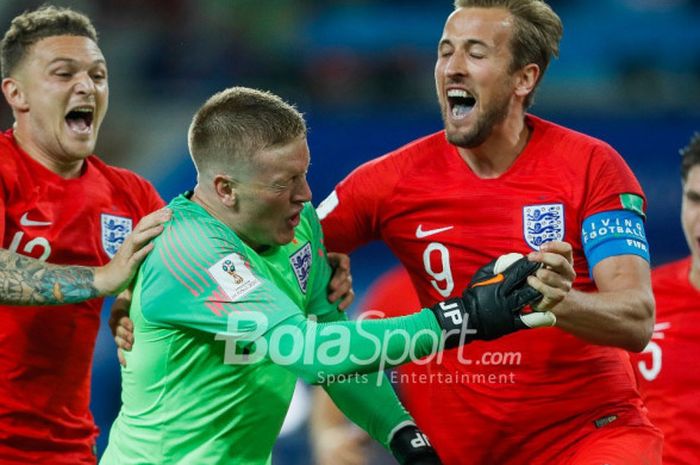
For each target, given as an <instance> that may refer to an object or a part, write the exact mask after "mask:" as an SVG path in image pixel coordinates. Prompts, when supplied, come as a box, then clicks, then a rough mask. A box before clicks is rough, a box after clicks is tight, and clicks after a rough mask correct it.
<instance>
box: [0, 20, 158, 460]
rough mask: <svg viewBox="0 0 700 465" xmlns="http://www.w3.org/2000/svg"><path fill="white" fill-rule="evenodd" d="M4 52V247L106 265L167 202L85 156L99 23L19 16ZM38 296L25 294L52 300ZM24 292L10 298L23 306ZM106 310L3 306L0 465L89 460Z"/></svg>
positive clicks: (93, 304)
mask: <svg viewBox="0 0 700 465" xmlns="http://www.w3.org/2000/svg"><path fill="white" fill-rule="evenodd" d="M0 48H1V50H0V61H1V62H2V78H3V79H2V91H3V94H4V96H5V99H6V100H7V102H8V104H9V105H10V107H11V108H12V113H13V115H14V119H15V122H14V125H13V127H12V129H9V130H8V131H6V132H5V133H3V134H2V135H0V185H2V190H1V194H0V237H1V238H2V247H3V248H5V249H8V250H10V251H12V252H17V253H19V254H23V255H27V256H30V257H33V258H37V259H40V260H45V261H48V262H51V263H58V264H68V263H70V264H75V265H83V266H89V267H93V266H99V265H103V264H105V263H107V262H108V261H109V259H110V257H112V256H114V255H115V253H116V252H117V250H118V248H119V246H120V245H121V244H122V243H123V242H124V240H125V238H126V236H127V234H129V232H130V231H131V230H132V228H133V225H135V224H136V223H137V222H138V221H139V220H140V219H141V218H142V217H143V216H144V215H146V214H147V213H149V212H152V211H154V210H156V209H158V208H160V207H162V206H163V202H162V200H161V199H160V197H159V196H158V194H157V193H156V191H155V190H154V188H153V187H152V186H151V185H150V184H149V183H148V182H146V181H145V180H143V179H142V178H140V177H139V176H137V175H135V174H134V173H131V172H129V171H126V170H124V169H119V168H114V167H111V166H108V165H106V164H104V163H103V162H102V161H101V160H100V159H99V158H97V157H96V156H94V155H92V153H93V150H94V148H95V143H96V140H97V135H98V132H99V129H100V126H101V124H102V120H103V118H104V116H105V113H106V111H107V100H108V93H109V91H108V89H109V87H108V78H107V65H106V63H105V59H104V57H103V55H102V52H101V51H100V48H99V47H98V45H97V34H96V32H95V29H94V27H93V26H92V24H91V23H90V20H89V19H88V18H86V17H85V16H83V15H81V14H78V13H76V12H74V11H71V10H68V9H61V8H54V7H43V8H40V9H38V10H35V11H31V12H27V13H24V14H22V15H20V16H18V17H16V18H14V19H13V20H12V24H11V25H10V27H9V29H8V30H7V32H6V33H5V35H4V38H3V39H2V43H1V44H0ZM164 219H166V218H161V220H164ZM161 222H162V221H161ZM12 263H13V265H14V266H16V267H19V268H22V267H24V265H23V263H21V262H19V261H14V262H12ZM24 269H25V271H30V272H32V273H33V272H34V269H35V268H34V266H33V265H30V268H29V269H27V268H24ZM37 271H39V270H38V269H37ZM49 273H51V271H49ZM32 279H39V280H41V279H43V276H38V275H36V274H34V275H33V277H32ZM49 279H52V278H51V277H49ZM70 279H72V278H70ZM79 279H85V277H83V278H79ZM88 279H89V278H88ZM5 282H6V281H5ZM10 284H11V283H10ZM27 284H28V283H25V285H27ZM57 284H58V291H59V292H60V293H66V294H71V293H72V292H73V291H74V290H75V289H74V288H72V286H73V284H74V282H72V281H71V282H68V281H66V282H63V283H57ZM4 285H6V284H4ZM54 290H56V288H55V287H54V286H51V291H52V292H53V291H54ZM14 292H17V289H15V290H14ZM92 292H94V291H88V295H79V296H78V297H79V298H83V297H90V296H91V294H90V293H92ZM41 293H43V294H44V295H43V296H40V295H34V296H29V297H26V298H27V299H29V300H30V301H31V303H34V304H38V303H42V304H43V303H50V302H51V301H52V298H51V296H49V297H47V296H46V292H45V291H41V290H40V294H41ZM78 294H80V292H78ZM60 298H62V299H64V301H65V302H72V301H75V299H74V298H70V297H69V298H66V296H65V295H64V296H63V297H60ZM60 298H59V299H55V296H54V299H55V300H60ZM23 299H25V297H20V298H18V299H17V300H15V302H17V303H30V301H27V300H23ZM32 299H33V301H32ZM54 303H55V302H54ZM101 306H102V300H101V299H93V300H90V301H87V302H85V303H80V304H74V305H67V306H59V307H35V306H29V307H23V308H17V307H11V306H5V305H3V306H0V458H1V461H2V463H3V464H28V463H33V464H51V465H62V464H66V465H68V464H70V465H78V464H94V463H95V462H96V457H95V452H94V443H95V441H94V440H95V435H96V434H97V428H96V427H95V424H94V422H93V419H92V415H91V414H90V411H89V400H90V369H91V364H92V352H93V348H94V345H95V338H96V336H97V330H98V327H99V323H100V308H101Z"/></svg>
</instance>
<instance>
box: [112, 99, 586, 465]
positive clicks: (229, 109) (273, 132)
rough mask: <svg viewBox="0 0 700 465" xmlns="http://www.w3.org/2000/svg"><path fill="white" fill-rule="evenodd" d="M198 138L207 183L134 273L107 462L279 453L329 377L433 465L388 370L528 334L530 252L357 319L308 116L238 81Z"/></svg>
mask: <svg viewBox="0 0 700 465" xmlns="http://www.w3.org/2000/svg"><path fill="white" fill-rule="evenodd" d="M189 148H190V153H191V155H192V158H193V161H194V163H195V166H196V169H197V180H198V184H197V186H196V187H195V189H194V192H190V193H186V194H184V195H181V196H179V197H176V198H175V199H174V200H173V201H172V202H171V204H170V208H171V209H172V211H173V219H172V220H171V221H170V222H169V223H168V225H167V226H166V229H165V231H164V232H163V234H162V235H161V236H159V237H158V238H157V239H156V240H155V248H154V251H153V252H152V253H151V254H150V255H149V256H148V257H147V258H146V261H145V262H144V264H143V266H142V267H141V270H140V271H139V274H138V276H137V278H136V284H135V287H134V298H133V302H132V306H131V318H132V319H133V324H134V339H135V343H134V346H133V349H132V350H131V351H130V352H127V353H126V357H127V364H126V366H125V367H124V368H123V370H122V376H123V380H122V389H123V391H122V401H123V405H122V408H121V411H120V413H119V416H118V417H117V420H116V421H115V423H114V425H113V427H112V430H111V432H110V437H109V446H108V447H107V450H106V451H105V455H104V456H103V459H102V463H103V464H104V465H112V464H114V465H117V464H119V465H128V464H136V463H158V464H175V463H222V464H223V463H236V464H242V465H263V464H266V463H269V459H270V454H271V451H272V446H273V443H274V441H275V439H276V437H277V435H278V434H279V431H280V428H281V426H282V421H283V419H284V416H285V412H286V410H287V407H288V406H289V402H290V401H291V397H292V393H293V390H294V385H295V383H296V380H297V377H302V378H303V379H305V380H306V381H308V382H311V383H316V384H322V385H323V387H324V389H326V391H327V392H328V394H329V395H330V397H331V398H332V399H333V400H334V402H335V403H336V404H337V405H338V406H339V407H340V408H341V410H343V412H344V413H345V414H346V415H348V416H349V417H350V418H351V419H352V420H353V421H355V422H356V423H358V424H359V425H361V426H362V427H363V429H365V430H366V431H367V432H368V433H369V434H370V436H372V437H373V438H374V439H376V440H377V441H379V442H380V443H381V444H383V445H384V446H386V447H387V448H389V449H390V450H391V451H392V452H393V454H394V456H395V457H396V458H397V459H398V460H399V462H400V463H402V464H407V463H410V464H419V463H420V464H426V465H427V464H434V463H438V461H437V457H436V456H435V454H434V452H433V450H432V448H431V447H429V445H428V443H427V442H426V441H425V440H424V437H423V436H422V433H421V432H420V431H419V430H418V429H417V428H416V427H415V425H413V423H412V419H411V417H410V416H409V415H408V414H407V413H406V411H405V410H404V409H403V407H402V406H401V404H400V403H399V402H398V400H397V399H396V396H395V394H394V392H393V389H392V388H391V386H390V385H389V383H388V382H384V383H381V382H380V381H381V380H382V379H383V376H384V375H383V373H381V372H379V373H378V372H377V370H378V368H379V367H381V365H382V363H386V364H387V366H390V365H395V364H398V363H402V362H404V361H407V360H410V358H411V356H417V357H422V356H426V355H428V354H432V353H433V352H435V351H436V350H437V349H438V348H439V346H440V345H441V344H438V342H440V341H444V344H445V346H446V347H457V346H459V345H461V344H464V343H466V342H469V341H471V340H476V339H492V338H497V337H499V336H501V335H504V334H508V333H510V332H513V331H517V330H518V329H525V328H526V324H524V321H525V319H526V316H523V317H521V316H520V315H519V314H518V313H517V310H518V309H520V308H522V306H523V305H525V304H526V303H527V302H532V301H534V300H536V299H538V298H540V297H542V295H541V294H540V293H539V292H537V291H535V290H534V288H532V287H530V286H529V285H527V284H526V281H527V279H528V278H529V277H530V276H531V273H533V272H534V270H536V269H538V268H539V264H536V263H533V262H529V261H527V260H526V259H524V258H523V259H520V260H518V261H515V263H514V264H512V265H511V266H510V267H507V268H505V271H503V272H502V273H499V271H501V270H500V269H499V268H497V266H498V263H496V262H492V263H490V264H489V265H487V266H486V267H484V268H482V269H480V270H479V271H478V272H477V273H476V274H475V277H474V281H473V284H472V286H470V287H469V289H468V290H466V291H465V293H464V294H463V295H462V296H461V297H457V298H454V299H450V300H447V301H444V302H440V303H438V304H436V305H435V306H433V307H432V308H431V309H423V310H422V311H419V312H418V313H415V314H413V315H410V316H405V317H401V318H395V319H386V320H377V321H367V322H362V323H361V324H357V325H356V324H355V323H353V322H349V321H344V320H345V316H344V314H343V313H341V312H339V311H338V310H337V306H336V305H334V304H331V303H329V302H328V300H327V299H326V284H327V283H328V280H329V278H330V274H331V269H330V266H329V264H328V262H327V260H326V253H325V249H324V247H323V245H322V233H321V227H320V225H319V223H318V219H317V218H316V215H315V212H314V209H313V207H312V206H311V204H310V203H309V201H310V200H311V191H310V189H309V185H308V183H307V180H306V173H307V171H308V168H309V163H310V155H309V149H308V146H307V141H306V124H305V122H304V119H303V117H302V116H301V114H300V113H299V112H298V111H297V110H296V109H294V108H293V107H292V106H290V105H289V104H287V103H285V102H284V101H282V100H281V99H280V98H279V97H277V96H274V95H272V94H269V93H265V92H261V91H257V90H253V89H248V88H241V87H234V88H230V89H227V90H225V91H222V92H220V93H218V94H216V95H214V96H213V97H211V98H210V99H209V100H208V101H207V102H206V103H205V104H204V105H203V106H202V107H201V108H200V109H199V111H198V112H197V113H196V114H195V116H194V118H193V121H192V124H191V126H190V131H189ZM501 268H504V267H501ZM475 271H476V270H475ZM572 271H573V270H572ZM533 283H534V282H533ZM535 284H538V283H535ZM567 285H570V283H568V282H567V281H566V279H565V278H564V277H561V278H560V279H559V280H558V286H559V287H566V286H567ZM556 291H559V292H561V289H560V288H557V289H556ZM543 294H545V298H546V299H554V300H555V301H556V300H557V299H558V297H557V295H556V292H553V290H550V289H545V290H544V292H543ZM531 316H532V315H528V316H527V317H531ZM314 320H315V321H314ZM397 336H398V337H397ZM443 337H444V339H443ZM353 374H354V375H355V376H347V375H353Z"/></svg>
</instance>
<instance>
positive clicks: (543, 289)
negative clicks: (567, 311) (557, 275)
mask: <svg viewBox="0 0 700 465" xmlns="http://www.w3.org/2000/svg"><path fill="white" fill-rule="evenodd" d="M543 271H548V270H539V271H538V272H537V275H539V274H540V272H543ZM537 275H535V276H528V278H527V283H528V284H529V285H530V286H532V287H533V288H535V289H536V290H538V291H539V292H540V293H541V294H542V300H541V301H540V302H539V303H537V305H536V308H535V310H537V311H540V312H542V311H545V310H552V309H553V308H554V307H556V306H557V305H558V304H559V303H561V302H562V301H563V300H564V299H565V298H566V296H567V294H568V293H569V291H570V290H571V284H570V283H569V285H568V286H567V285H566V284H564V283H563V282H562V284H561V287H555V286H550V285H548V284H545V283H544V282H543V281H542V280H541V279H540V278H539V277H538V276H537Z"/></svg>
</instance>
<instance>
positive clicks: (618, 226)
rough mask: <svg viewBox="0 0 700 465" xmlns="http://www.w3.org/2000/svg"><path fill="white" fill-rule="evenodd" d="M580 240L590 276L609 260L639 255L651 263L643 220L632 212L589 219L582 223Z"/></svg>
mask: <svg viewBox="0 0 700 465" xmlns="http://www.w3.org/2000/svg"><path fill="white" fill-rule="evenodd" d="M581 239H582V242H583V252H584V254H585V255H586V259H587V260H588V267H589V272H590V273H591V276H592V275H593V268H594V267H595V266H596V265H597V264H598V263H599V262H600V261H601V260H604V259H606V258H608V257H614V256H616V255H638V256H640V257H642V258H643V259H644V260H646V261H647V262H648V261H649V243H648V242H647V237H646V232H645V230H644V219H643V218H642V217H641V216H639V215H638V214H637V213H633V212H631V211H629V210H611V211H606V212H601V213H596V214H595V215H591V216H589V217H588V218H586V219H585V220H583V225H582V227H581Z"/></svg>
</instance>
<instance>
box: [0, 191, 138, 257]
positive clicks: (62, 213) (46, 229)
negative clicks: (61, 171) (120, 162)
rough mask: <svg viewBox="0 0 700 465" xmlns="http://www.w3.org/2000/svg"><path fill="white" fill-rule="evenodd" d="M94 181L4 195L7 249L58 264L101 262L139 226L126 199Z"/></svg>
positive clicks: (4, 244) (4, 243)
mask: <svg viewBox="0 0 700 465" xmlns="http://www.w3.org/2000/svg"><path fill="white" fill-rule="evenodd" d="M90 187H91V186H90V185H83V184H79V183H69V184H68V185H65V186H60V185H53V184H45V185H34V186H33V187H31V188H27V189H18V190H15V191H14V192H12V193H11V195H10V196H9V198H7V199H5V202H6V208H5V211H4V215H5V218H4V221H5V228H4V236H3V238H2V240H3V243H2V245H3V247H4V248H7V249H9V250H12V251H15V252H18V253H21V254H23V255H27V256H31V257H34V258H38V259H41V260H47V261H49V262H55V263H74V264H91V265H94V264H99V263H104V262H106V260H108V259H109V257H111V256H113V255H114V253H116V251H117V249H118V247H119V246H120V245H121V244H122V242H123V241H124V239H125V237H126V235H127V234H128V233H129V232H131V230H132V228H133V226H134V225H135V224H136V220H137V218H136V215H135V212H134V211H133V208H131V207H130V206H129V204H128V203H127V202H124V201H121V200H120V198H119V197H118V196H116V197H115V196H112V195H110V192H109V191H100V190H97V189H92V188H90Z"/></svg>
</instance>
